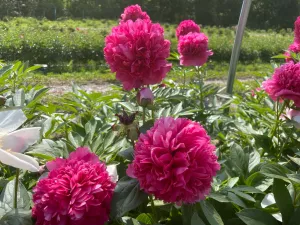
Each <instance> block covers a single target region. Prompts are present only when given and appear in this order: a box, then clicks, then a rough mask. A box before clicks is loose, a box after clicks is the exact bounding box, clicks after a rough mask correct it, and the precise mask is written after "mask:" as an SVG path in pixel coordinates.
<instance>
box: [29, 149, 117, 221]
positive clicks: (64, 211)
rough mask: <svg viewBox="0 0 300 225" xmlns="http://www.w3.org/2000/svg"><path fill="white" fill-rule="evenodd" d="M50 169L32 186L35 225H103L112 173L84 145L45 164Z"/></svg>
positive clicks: (111, 188) (112, 188)
mask: <svg viewBox="0 0 300 225" xmlns="http://www.w3.org/2000/svg"><path fill="white" fill-rule="evenodd" d="M46 166H47V168H48V170H49V171H50V172H49V174H48V176H47V177H45V178H43V179H41V180H40V181H39V182H38V183H37V186H36V187H35V188H34V189H33V192H34V194H33V202H34V207H33V209H32V214H33V217H34V218H35V219H36V225H57V224H59V225H84V224H89V225H103V224H104V223H105V222H107V221H108V219H109V213H110V203H111V199H112V196H113V191H114V188H115V186H116V183H115V182H116V177H114V176H111V175H110V174H109V172H108V171H112V172H113V173H115V171H114V170H115V169H113V170H111V169H108V167H106V166H105V164H104V163H101V162H100V161H99V158H98V156H96V155H95V154H94V153H91V152H90V151H89V149H87V148H78V149H77V150H76V151H75V152H73V153H71V154H70V157H69V158H68V159H61V158H57V159H56V160H54V161H51V162H49V163H47V165H46Z"/></svg>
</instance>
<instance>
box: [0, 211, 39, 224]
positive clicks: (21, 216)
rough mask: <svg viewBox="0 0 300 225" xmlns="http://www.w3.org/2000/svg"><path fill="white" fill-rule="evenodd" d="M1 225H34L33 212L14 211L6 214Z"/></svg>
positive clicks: (0, 221) (0, 222)
mask: <svg viewBox="0 0 300 225" xmlns="http://www.w3.org/2000/svg"><path fill="white" fill-rule="evenodd" d="M0 224H1V225H32V224H33V223H32V220H31V210H22V209H14V210H11V211H10V212H8V213H7V214H5V215H4V216H3V217H2V218H1V220H0Z"/></svg>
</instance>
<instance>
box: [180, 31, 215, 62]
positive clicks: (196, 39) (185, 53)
mask: <svg viewBox="0 0 300 225" xmlns="http://www.w3.org/2000/svg"><path fill="white" fill-rule="evenodd" d="M178 52H179V54H180V65H182V66H202V65H203V64H205V63H206V62H207V60H208V57H209V56H211V55H213V52H212V51H211V50H209V49H208V37H207V36H206V35H205V34H203V33H189V34H187V35H185V36H181V37H180V39H179V43H178Z"/></svg>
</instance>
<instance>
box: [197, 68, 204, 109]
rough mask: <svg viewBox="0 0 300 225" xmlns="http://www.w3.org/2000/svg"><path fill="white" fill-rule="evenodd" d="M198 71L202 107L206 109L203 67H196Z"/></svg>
mask: <svg viewBox="0 0 300 225" xmlns="http://www.w3.org/2000/svg"><path fill="white" fill-rule="evenodd" d="M196 71H197V73H198V76H199V88H200V109H202V110H203V109H204V102H203V100H204V98H203V78H202V73H201V69H200V67H199V66H197V67H196Z"/></svg>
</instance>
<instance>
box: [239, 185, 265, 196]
mask: <svg viewBox="0 0 300 225" xmlns="http://www.w3.org/2000/svg"><path fill="white" fill-rule="evenodd" d="M233 189H234V190H238V191H242V192H247V193H257V194H263V192H262V191H261V190H258V189H257V188H255V187H250V186H245V185H240V186H237V187H234V188H233Z"/></svg>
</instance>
